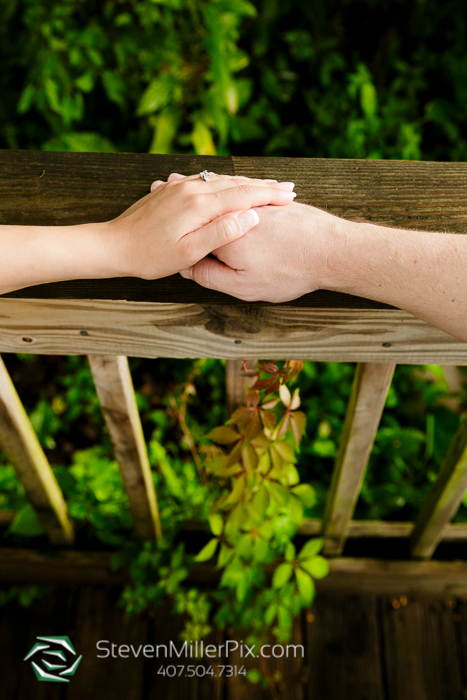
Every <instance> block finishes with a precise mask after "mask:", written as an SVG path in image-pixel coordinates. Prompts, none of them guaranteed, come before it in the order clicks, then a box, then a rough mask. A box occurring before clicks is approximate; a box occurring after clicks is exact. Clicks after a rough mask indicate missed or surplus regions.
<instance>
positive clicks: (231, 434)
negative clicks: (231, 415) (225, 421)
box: [208, 425, 240, 445]
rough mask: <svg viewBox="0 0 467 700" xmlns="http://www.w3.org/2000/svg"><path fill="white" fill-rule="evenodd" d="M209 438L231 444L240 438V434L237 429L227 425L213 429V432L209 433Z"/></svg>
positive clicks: (223, 443) (221, 443)
mask: <svg viewBox="0 0 467 700" xmlns="http://www.w3.org/2000/svg"><path fill="white" fill-rule="evenodd" d="M208 438H209V439H210V440H212V441H213V442H217V443H219V445H230V444H231V443H232V442H236V441H237V440H238V439H239V438H240V435H239V434H238V433H237V431H236V430H234V429H233V428H229V427H228V426H227V425H225V426H221V427H219V428H214V430H211V432H210V433H208Z"/></svg>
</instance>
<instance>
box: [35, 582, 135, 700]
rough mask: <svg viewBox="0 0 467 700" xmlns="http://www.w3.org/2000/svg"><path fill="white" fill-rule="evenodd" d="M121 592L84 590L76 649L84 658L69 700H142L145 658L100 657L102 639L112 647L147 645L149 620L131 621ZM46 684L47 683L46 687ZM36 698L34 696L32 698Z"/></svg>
mask: <svg viewBox="0 0 467 700" xmlns="http://www.w3.org/2000/svg"><path fill="white" fill-rule="evenodd" d="M119 597H120V591H119V590H118V589H115V590H110V591H109V590H107V589H106V588H104V587H95V588H91V587H87V588H85V589H84V590H82V591H81V595H80V598H79V606H78V610H77V613H76V627H75V639H74V644H75V648H76V649H77V650H78V649H79V652H80V653H81V654H82V655H83V658H82V660H81V664H80V668H79V669H78V671H77V673H76V675H75V676H74V677H73V679H72V681H71V682H70V685H69V686H68V687H67V695H66V700H80V699H81V698H102V700H104V698H125V700H141V697H142V694H143V678H144V676H143V670H144V665H145V658H144V656H143V655H142V654H141V653H140V654H139V655H138V657H137V658H134V657H133V656H129V658H120V657H117V658H112V657H111V656H109V657H108V658H100V659H99V658H97V655H98V654H101V655H102V654H103V652H101V651H99V650H98V649H97V643H98V642H99V641H100V640H107V642H108V645H107V647H110V644H112V643H113V644H117V645H122V644H126V645H127V646H129V645H133V647H134V648H136V649H137V648H138V647H139V646H140V645H141V644H142V645H144V644H145V637H146V634H147V626H148V620H147V617H146V616H142V615H138V616H136V617H134V618H133V619H131V620H129V619H128V617H127V616H126V615H124V614H123V612H122V610H120V609H119V608H118V607H117V602H118V599H119ZM44 685H45V684H44ZM32 697H34V696H32Z"/></svg>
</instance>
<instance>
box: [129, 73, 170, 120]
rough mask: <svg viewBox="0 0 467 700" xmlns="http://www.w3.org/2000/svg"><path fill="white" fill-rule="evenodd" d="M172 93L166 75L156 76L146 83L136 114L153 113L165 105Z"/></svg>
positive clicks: (140, 115)
mask: <svg viewBox="0 0 467 700" xmlns="http://www.w3.org/2000/svg"><path fill="white" fill-rule="evenodd" d="M171 94H172V85H171V83H170V81H169V80H168V78H167V77H166V76H162V77H160V78H156V80H153V81H152V83H150V84H149V85H148V87H147V88H146V90H145V91H144V93H143V95H142V96H141V99H140V101H139V104H138V108H137V110H136V116H137V117H142V116H144V115H146V114H154V112H157V111H158V110H159V109H162V107H165V106H166V105H167V104H168V102H169V100H170V98H171Z"/></svg>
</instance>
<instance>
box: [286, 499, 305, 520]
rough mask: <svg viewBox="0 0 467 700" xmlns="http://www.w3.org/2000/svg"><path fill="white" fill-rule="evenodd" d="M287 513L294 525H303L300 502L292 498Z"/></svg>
mask: <svg viewBox="0 0 467 700" xmlns="http://www.w3.org/2000/svg"><path fill="white" fill-rule="evenodd" d="M289 513H290V517H291V518H292V520H293V521H294V523H295V525H297V526H300V525H301V524H302V523H303V505H302V502H301V501H300V500H299V499H298V498H295V497H294V496H292V498H290V500H289Z"/></svg>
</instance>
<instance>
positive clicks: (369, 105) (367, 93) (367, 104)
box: [360, 82, 378, 117]
mask: <svg viewBox="0 0 467 700" xmlns="http://www.w3.org/2000/svg"><path fill="white" fill-rule="evenodd" d="M360 100H361V104H362V109H363V112H364V113H365V115H366V116H367V117H374V116H375V114H376V110H377V108H378V98H377V95H376V88H375V86H374V85H373V83H370V82H367V83H363V85H362V87H361V92H360Z"/></svg>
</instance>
